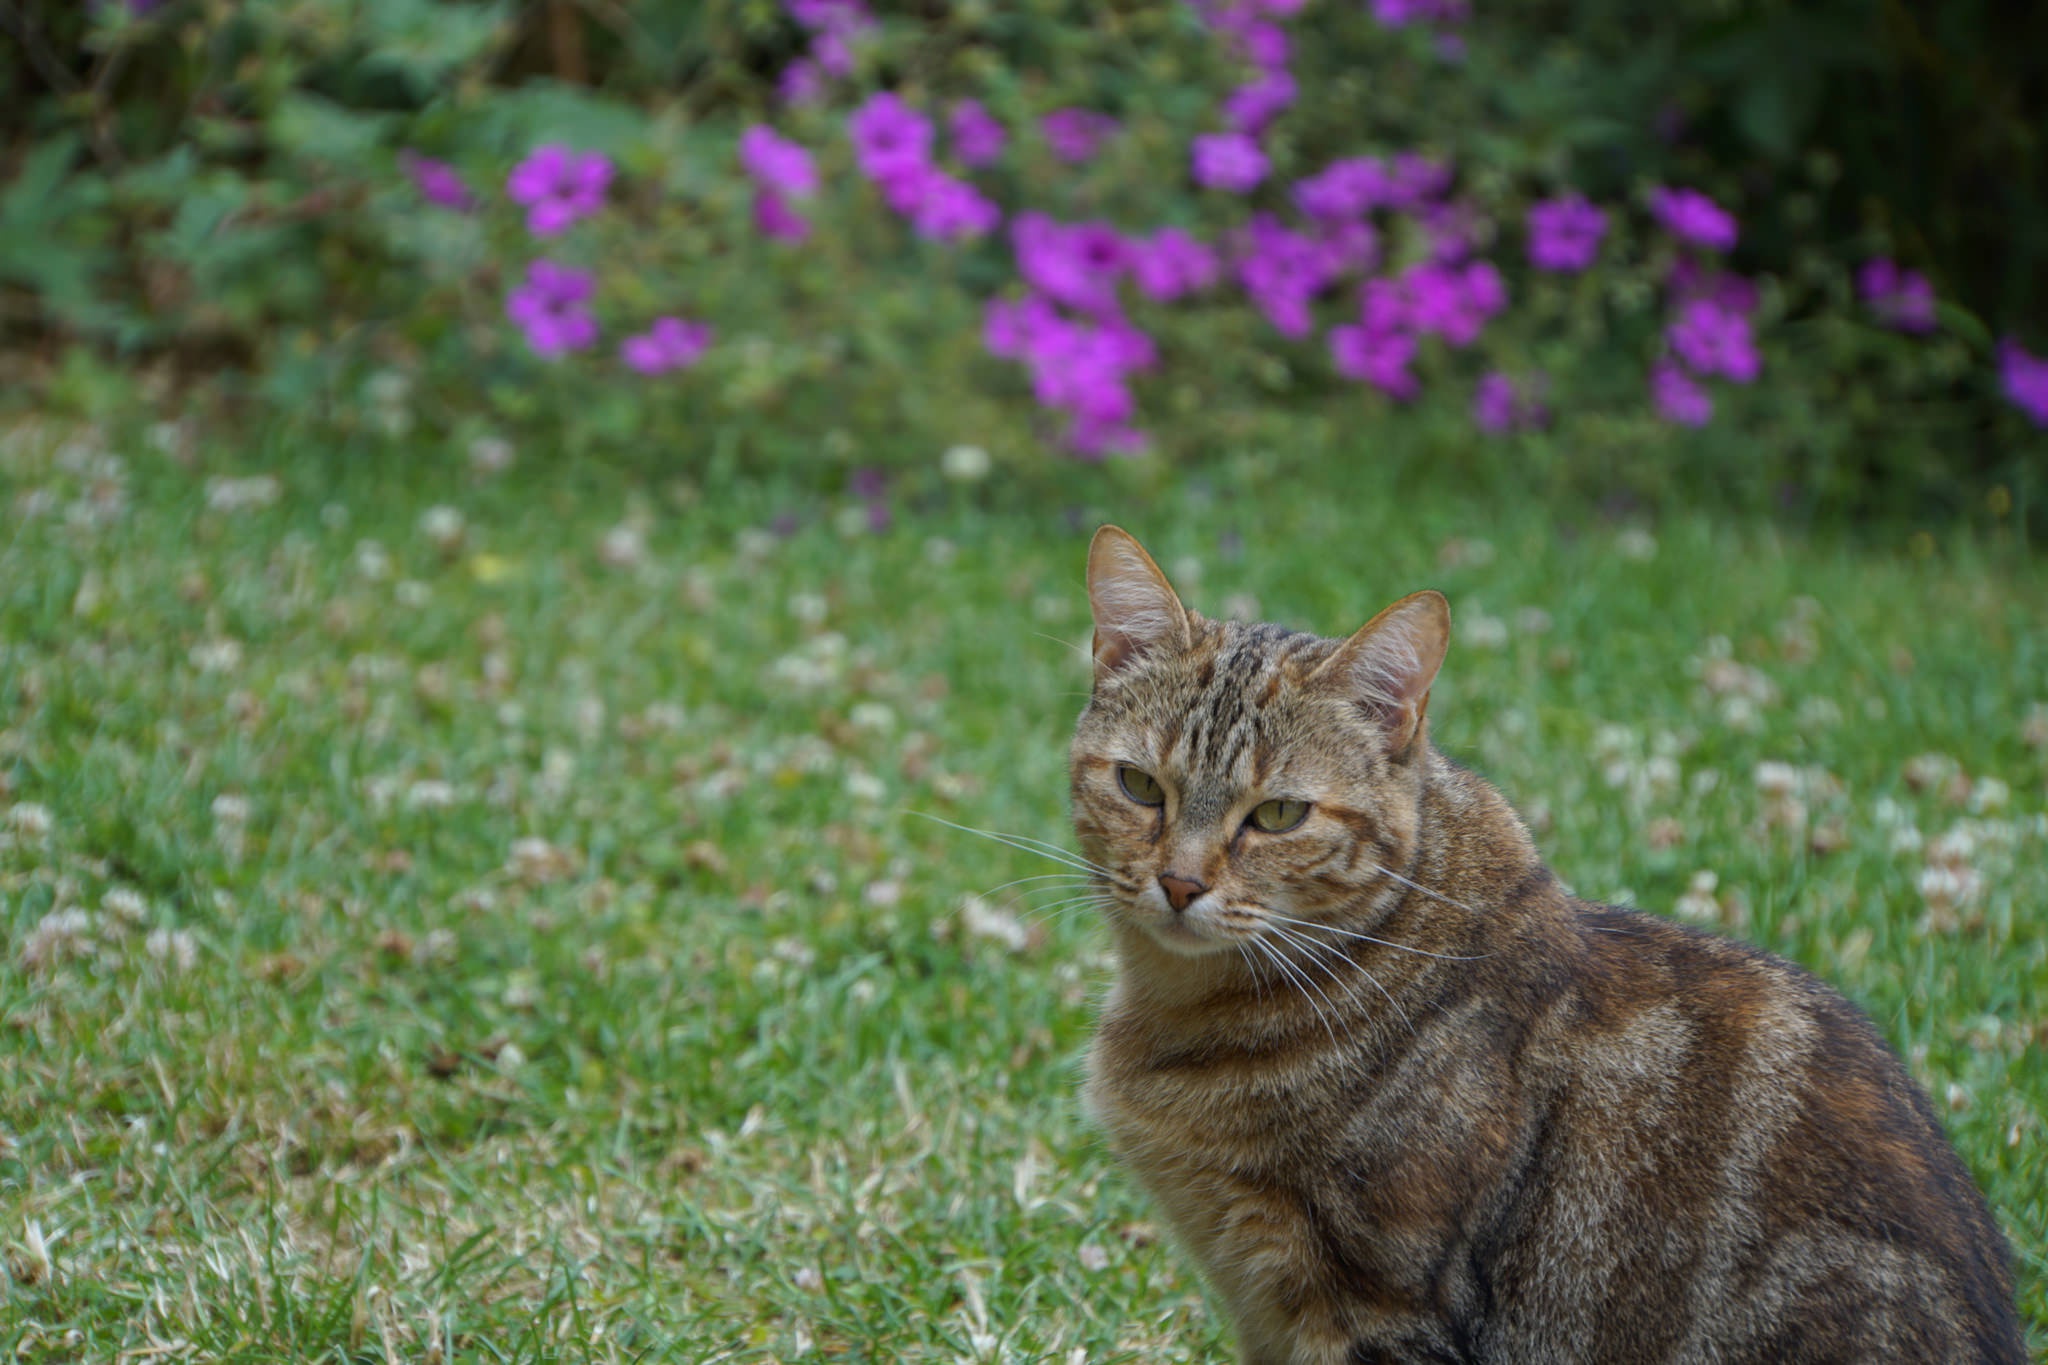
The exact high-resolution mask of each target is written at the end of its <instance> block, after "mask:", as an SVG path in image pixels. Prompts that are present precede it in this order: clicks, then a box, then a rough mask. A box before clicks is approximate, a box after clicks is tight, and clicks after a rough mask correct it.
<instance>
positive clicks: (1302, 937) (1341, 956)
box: [1271, 915, 1415, 1033]
mask: <svg viewBox="0 0 2048 1365" xmlns="http://www.w3.org/2000/svg"><path fill="white" fill-rule="evenodd" d="M1273 919H1274V920H1275V921H1279V920H1284V919H1286V916H1284V915H1275V916H1273ZM1291 922H1292V923H1296V924H1306V923H1308V921H1306V920H1294V921H1291ZM1271 928H1272V930H1273V932H1274V933H1276V934H1279V935H1280V936H1281V937H1282V938H1284V939H1285V940H1286V941H1287V942H1289V943H1298V944H1300V945H1301V946H1302V947H1304V948H1308V949H1310V950H1311V951H1314V950H1318V949H1320V950H1321V951H1323V952H1328V953H1334V954H1335V955H1336V957H1337V959H1338V960H1339V961H1341V962H1346V963H1349V964H1350V965H1351V966H1353V967H1356V968H1357V969H1358V974H1359V975H1360V976H1362V977H1364V978H1365V979H1366V981H1367V982H1369V983H1370V984H1371V986H1372V988H1373V989H1374V990H1376V991H1378V992H1379V993H1380V994H1381V995H1382V996H1384V997H1385V998H1386V1001H1387V1003H1388V1004H1389V1005H1392V1006H1393V1007H1394V1013H1396V1014H1398V1015H1400V1016H1401V1022H1402V1023H1404V1024H1406V1025H1407V1026H1408V1031H1409V1032H1410V1033H1413V1032H1415V1021H1414V1020H1412V1019H1410V1018H1409V1017H1408V1011H1407V1010H1404V1009H1402V1008H1401V1002H1400V1001H1398V1000H1396V999H1395V998H1394V997H1393V995H1392V994H1390V993H1389V992H1388V990H1387V988H1386V987H1385V986H1383V985H1381V984H1380V979H1379V978H1378V977H1376V976H1374V975H1373V974H1372V971H1371V969H1369V968H1368V967H1366V965H1365V964H1364V963H1362V962H1360V961H1359V960H1358V959H1357V958H1354V957H1352V956H1350V955H1349V954H1346V953H1344V952H1341V951H1339V950H1338V948H1337V947H1336V945H1334V944H1329V943H1320V942H1318V941H1316V940H1314V939H1311V938H1309V937H1308V935H1306V934H1301V933H1296V932H1294V931H1291V930H1289V929H1287V928H1285V927H1284V926H1283V925H1281V924H1280V923H1277V922H1275V923H1273V924H1272V925H1271ZM1315 961H1316V962H1317V964H1318V965H1320V966H1321V967H1322V968H1323V970H1325V971H1327V972H1329V973H1330V980H1331V982H1332V983H1333V984H1334V983H1335V982H1336V980H1337V972H1336V969H1335V968H1334V967H1331V966H1330V965H1329V964H1328V963H1326V962H1323V960H1322V959H1321V958H1320V957H1318V958H1316V959H1315ZM1354 989H1355V988H1354ZM1351 993H1352V992H1350V991H1347V992H1346V995H1347V997H1348V996H1349V995H1350V994H1351Z"/></svg>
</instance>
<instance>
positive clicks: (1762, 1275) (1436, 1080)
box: [1073, 529, 2024, 1365]
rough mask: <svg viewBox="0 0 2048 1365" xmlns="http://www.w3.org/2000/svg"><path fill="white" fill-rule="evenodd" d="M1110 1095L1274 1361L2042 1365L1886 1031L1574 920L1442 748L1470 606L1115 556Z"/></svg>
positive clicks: (1101, 861)
mask: <svg viewBox="0 0 2048 1365" xmlns="http://www.w3.org/2000/svg"><path fill="white" fill-rule="evenodd" d="M1090 590H1091V596H1092V599H1093V602H1094V605H1095V611H1096V623H1097V647H1096V657H1097V678H1096V687H1095V691H1094V696H1093V698H1092V700H1091V702H1090V705H1089V707H1088V709H1087V711H1086V712H1084V714H1083V716H1082V719H1081V723H1080V726H1079V728H1078V730H1077V733H1076V737H1075V742H1074V749H1073V784H1074V802H1075V821H1076V827H1077V830H1078V832H1079V834H1080V838H1081V844H1082V848H1083V851H1084V853H1085V854H1086V856H1087V857H1089V858H1090V859H1092V860H1093V861H1094V862H1095V863H1096V864H1097V865H1098V866H1099V867H1101V868H1103V869H1105V873H1104V875H1103V881H1104V883H1105V890H1106V891H1108V892H1109V894H1110V896H1111V897H1112V900H1111V906H1110V913H1109V917H1110V921H1111V924H1112V928H1113V931H1114V933H1115V936H1116V941H1117V948H1118V954H1119V962H1120V972H1119V977H1118V981H1117V983H1116V986H1115V988H1114V990H1113V991H1112V994H1111V996H1110V998H1109V1000H1108V1002H1107V1004H1106V1006H1105V1009H1104V1011H1103V1016H1102V1020H1101V1025H1100V1029H1099V1031H1098V1034H1097V1037H1096V1040H1095V1045H1094V1048H1093V1050H1092V1052H1091V1055H1090V1065H1089V1079H1088V1099H1089V1103H1090V1106H1091V1108H1092V1110H1093V1111H1094V1113H1095V1114H1096V1116H1097V1118H1098V1120H1099V1122H1100V1123H1101V1124H1102V1125H1103V1127H1104V1129H1105V1130H1106V1132H1107V1133H1108V1135H1109V1138H1110V1140H1111V1143H1112V1145H1113V1147H1114V1148H1115V1150H1116V1151H1117V1153H1118V1155H1119V1156H1120V1157H1121V1159H1122V1160H1123V1161H1124V1162H1125V1164H1126V1165H1127V1166H1128V1167H1129V1168H1130V1169H1131V1170H1132V1171H1133V1172H1134V1173H1135V1174H1136V1175H1137V1177H1138V1178H1139V1180H1140V1181H1141V1182H1142V1183H1143V1184H1144V1186H1145V1187H1146V1189H1147V1190H1148V1191H1149V1192H1150V1194H1151V1195H1152V1197H1153V1198H1154V1199H1155V1200H1156V1201H1157V1203H1158V1205H1159V1207H1160V1209H1161V1210H1162V1212H1163V1213H1164V1215H1165V1217H1166V1219H1167V1221H1168V1222H1169V1223H1170V1225H1171V1226H1172V1228H1173V1230H1174V1232H1175V1234H1176V1235H1177V1237H1178V1239H1179V1240H1180V1242H1181V1243H1182V1244H1183V1245H1184V1246H1186V1248H1187V1249H1188V1250H1189V1251H1190V1252H1191V1254H1192V1255H1193V1256H1194V1258H1195V1260H1196V1261H1197V1262H1198V1263H1199V1265H1200V1266H1201V1268H1202V1271H1203V1274H1204V1276H1205V1278H1207V1280H1208V1281H1209V1283H1210V1284H1211V1286H1212V1287H1213V1288H1214V1289H1215V1291H1216V1292H1217V1294H1218V1295H1219V1297H1220V1298H1221V1299H1222V1300H1223V1302H1224V1304H1225V1305H1226V1306H1227V1308H1228V1310H1229V1313H1230V1316H1231V1318H1232V1319H1233V1321H1234V1324H1235V1326H1236V1329H1237V1333H1238V1337H1239V1343H1240V1349H1241V1351H1242V1354H1243V1358H1244V1360H1245V1361H1246V1362H1248V1363H1249V1365H1280V1363H1281V1362H1288V1363H1290V1365H1364V1363H1365V1362H1377V1361H1385V1362H1397V1361H1398V1362H1408V1361H1416V1362H1420V1361H1445V1362H1473V1363H1474V1365H1477V1363H1478V1362H1516V1363H1517V1365H1547V1363H1549V1362H1560V1363H1562V1362H1614V1363H1615V1365H1650V1363H1651V1362H1666V1361H1668V1362H1702V1363H1704V1362H1715V1363H1716V1365H1735V1363H1736V1362H1754V1363H1755V1365H1764V1363H1765V1362H1815V1363H1817V1362H1842V1363H1843V1365H1848V1362H1878V1361H1971V1362H1999V1363H2000V1365H2003V1363H2004V1362H2015V1365H2017V1363H2018V1362H2022V1361H2023V1360H2024V1348H2023V1347H2022V1346H2021V1344H2020V1339H2019V1329H2018V1326H2017V1322H2016V1317H2015V1314H2014V1311H2013V1306H2012V1286H2011V1280H2010V1273H2009V1270H2008V1269H2007V1266H2006V1262H2005V1251H2004V1244H2003V1241H2002V1239H2001V1237H2000V1235H1999V1233H1998V1230H1997V1227H1996V1225H1995V1223H1994V1222H1993V1221H1992V1218H1991V1215H1990V1213H1989V1211H1988V1210H1987V1209H1986V1207H1985V1205H1984V1202H1983V1199H1982V1197H1981V1196H1980V1195H1979V1194H1978V1193H1977V1191H1976V1189H1975V1187H1974V1186H1973V1185H1972V1184H1971V1181H1970V1178H1969V1175H1968V1173H1967V1172H1966V1171H1965V1169H1964V1168H1963V1165H1962V1163H1961V1162H1960V1161H1959V1160H1958V1159H1957V1157H1956V1156H1955V1154H1954V1152H1953V1151H1952V1150H1951V1149H1950V1147H1949V1146H1948V1144H1947V1142H1946V1140H1945V1139H1944V1137H1943V1135H1942V1133H1941V1129H1940V1126H1939V1124H1938V1123H1937V1121H1936V1120H1935V1118H1934V1116H1933V1113H1932V1111H1931V1109H1930V1108H1929V1106H1928V1104H1927V1102H1926V1100H1925V1098H1924V1097H1923V1096H1922V1095H1921V1094H1920V1093H1919V1091H1918V1090H1917V1088H1916V1087H1915V1086H1914V1085H1913V1084H1912V1082H1911V1081H1910V1080H1909V1078H1908V1077H1907V1075H1906V1073H1905V1071H1904V1069H1903V1068H1902V1067H1901V1066H1900V1064H1899V1062H1898V1060H1897V1059H1896V1058H1895V1057H1894V1056H1893V1055H1892V1054H1891V1053H1890V1052H1889V1051H1888V1050H1887V1049H1886V1047H1885V1046H1884V1044H1883V1042H1882V1041H1881V1040H1880V1039H1879V1037H1878V1035H1877V1033H1876V1032H1875V1030H1874V1029H1873V1028H1872V1027H1871V1025H1870V1024H1869V1022H1868V1021H1867V1020H1866V1019H1865V1018H1864V1017H1863V1016H1862V1015H1861V1014H1860V1013H1858V1012H1857V1011H1856V1009H1855V1008H1854V1007H1853V1006H1851V1005H1849V1004H1848V1003H1847V1002H1846V1001H1845V1000H1843V999H1842V998H1841V997H1840V996H1839V995H1837V994H1835V993H1834V992H1833V991H1832V990H1830V989H1829V988H1828V987H1826V986H1824V985H1822V984H1821V983H1820V982H1818V981H1817V980H1815V979H1814V978H1813V977H1811V976H1809V975H1807V974H1806V973H1805V972H1803V971H1801V970H1800V969H1799V968H1797V967H1794V966H1792V965H1791V964H1789V963H1786V962H1784V961H1782V960H1780V959H1777V958H1775V957H1772V956H1770V955H1769V954H1766V953H1763V952H1761V951H1759V950H1757V949H1754V948H1749V947H1746V946H1743V945H1739V944H1736V943H1732V942H1728V941H1725V940H1721V939H1716V938H1712V937H1708V936H1706V935H1702V934H1696V933H1693V932H1691V931H1689V930H1686V929H1683V928H1681V927H1679V926H1677V925H1674V924H1672V923H1670V922H1668V921H1664V920H1660V919H1656V918H1653V917H1650V916H1646V915H1639V914H1635V913H1633V912H1629V911H1624V910H1618V909H1614V908H1611V907H1607V906H1598V905H1592V904H1588V903H1586V902H1582V901H1578V900H1575V899H1574V898H1572V897H1571V896H1569V895H1568V894H1566V892H1565V891H1564V889H1563V888H1562V887H1561V886H1560V885H1559V884H1558V882H1557V880H1556V878H1555V877H1554V876H1552V875H1551V873H1550V872H1549V871H1548V870H1547V869H1546V868H1545V867H1544V865H1543V863H1542V861H1541V859H1540V858H1539V857H1538V856H1537V853H1536V851H1535V849H1534V847H1533V845H1532V844H1531V843H1530V841H1529V838H1528V836H1527V833H1526V832H1525V830H1524V829H1523V827H1522V824H1521V822H1520V821H1519V820H1518V819H1517V818H1516V816H1515V814H1514V812H1513V810H1512V809H1511V808H1510V807H1509V806H1508V805H1507V803H1506V802H1505V800H1503V799H1502V797H1501V796H1500V795H1499V794H1498V793H1497V792H1495V791H1494V790H1493V788H1492V787H1490V786H1489V785H1487V784H1486V783H1485V782H1484V781H1483V780H1482V779H1480V778H1478V777H1477V776H1475V775H1473V774H1471V773H1468V772H1466V771H1464V770H1463V769H1460V768H1459V767H1457V766H1456V765H1455V764H1453V763H1451V762H1450V761H1449V760H1447V759H1445V758H1443V757H1442V756H1441V755H1440V754H1438V753H1437V752H1436V751H1435V750H1434V749H1433V748H1431V747H1430V745H1429V743H1428V739H1427V735H1426V727H1425V726H1424V724H1423V711H1424V706H1425V704H1426V698H1427V692H1428V687H1429V684H1430V683H1431V682H1432V681H1433V680H1434V678H1435V675H1436V669H1437V665H1438V663H1439V662H1440V661H1441V659H1442V656H1443V645H1444V640H1445V636H1446V632H1447V629H1448V615H1447V613H1446V612H1445V611H1444V609H1443V605H1442V599H1441V598H1440V597H1437V596H1436V595H1435V594H1418V595H1417V596H1415V597H1412V598H1409V599H1406V600H1404V601H1403V602H1402V603H1399V604H1396V606H1394V607H1391V608H1389V609H1388V610H1387V611H1386V612H1383V613H1381V616H1380V617H1378V618H1375V620H1374V622H1373V623H1372V624H1371V625H1368V626H1367V627H1366V628H1365V629H1364V630H1362V631H1360V632H1359V634H1358V635H1356V636H1354V637H1352V638H1351V639H1350V640H1349V641H1335V640H1323V639H1318V638H1316V637H1313V636H1307V635H1299V634H1293V633H1290V632H1285V631H1282V630H1280V629H1278V628H1277V627H1271V626H1239V625H1231V624H1223V623H1218V622H1212V621H1207V620H1204V619H1203V618H1201V617H1199V616H1196V615H1194V614H1193V613H1189V612H1185V611H1184V609H1182V608H1181V606H1180V603H1179V601H1178V599H1177V598H1176V597H1174V595H1173V593H1172V590H1171V588H1170V587H1169V586H1167V584H1166V581H1165V579H1164V578H1163V577H1162V576H1160V575H1159V573H1158V570H1157V568H1156V566H1154V565H1153V564H1152V563H1151V560H1150V559H1149V558H1148V557H1146V556H1145V555H1144V552H1143V550H1142V549H1140V548H1139V547H1138V546H1137V543H1136V542H1135V541H1132V540H1130V538H1129V537H1128V536H1125V535H1123V534H1122V533H1121V532H1117V531H1114V530H1113V529H1108V530H1105V531H1104V532H1103V533H1101V534H1100V535H1098V537H1097V541H1096V546H1095V548H1094V550H1093V551H1092V552H1091V556H1090Z"/></svg>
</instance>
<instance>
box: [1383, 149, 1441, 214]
mask: <svg viewBox="0 0 2048 1365" xmlns="http://www.w3.org/2000/svg"><path fill="white" fill-rule="evenodd" d="M1451 177H1452V172H1451V168H1450V167H1449V166H1447V165H1445V164H1444V163H1443V162H1441V161H1438V160H1436V159H1434V158H1433V157H1427V156H1424V155H1422V154H1421V153H1420V152H1401V153H1399V154H1397V155H1396V156H1395V157H1394V160H1393V164H1392V165H1391V166H1390V167H1389V168H1388V175H1387V203H1388V205H1389V206H1391V207H1393V208H1397V209H1418V208H1421V207H1422V206H1423V205H1425V204H1427V203H1429V202H1431V201H1432V200H1435V199H1440V198H1442V197H1443V195H1444V193H1445V192H1446V191H1447V190H1449V189H1450V188H1451Z"/></svg>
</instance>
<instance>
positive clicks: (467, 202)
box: [398, 151, 476, 213]
mask: <svg viewBox="0 0 2048 1365" xmlns="http://www.w3.org/2000/svg"><path fill="white" fill-rule="evenodd" d="M398 164H399V166H400V167H401V168H402V169H403V170H404V171H405V174H406V176H407V178H409V179H410V180H411V181H412V183H413V188H414V189H416V190H418V191H419V192H420V197H421V198H422V199H425V200H426V201H427V202H428V203H429V204H439V205H440V206H441V207H442V208H444V209H454V210H456V211H457V212H461V213H467V212H468V211H469V210H470V209H473V208H475V207H476V196H475V195H473V194H471V193H470V192H469V186H467V185H465V184H463V183H462V177H461V176H460V175H458V174H456V171H455V168H454V167H453V166H451V165H449V164H448V163H447V162H445V161H436V160H435V159H434V158H433V157H430V156H420V155H418V154H417V153H414V152H410V151H404V152H400V153H399V154H398Z"/></svg>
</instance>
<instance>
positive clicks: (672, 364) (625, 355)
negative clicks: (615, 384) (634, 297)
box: [619, 318, 711, 375]
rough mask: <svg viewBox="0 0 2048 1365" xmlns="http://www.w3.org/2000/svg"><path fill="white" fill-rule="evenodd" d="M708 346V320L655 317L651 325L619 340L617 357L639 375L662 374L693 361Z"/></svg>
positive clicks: (709, 330) (683, 368) (695, 361)
mask: <svg viewBox="0 0 2048 1365" xmlns="http://www.w3.org/2000/svg"><path fill="white" fill-rule="evenodd" d="M710 345H711V327H710V325H709V324H708V323H702V322H685V321H684V320H683V319H681V318H656V319H655V320H654V325H653V326H652V327H649V328H648V329H647V330H646V331H644V332H642V333H640V334H639V335H637V336H629V337H627V338H626V339H625V340H624V341H622V342H620V343H619V359H621V360H623V361H625V362H626V365H627V367H628V368H629V369H633V370H637V371H639V372H640V373H641V374H646V375H656V374H666V373H668V372H669V371H670V370H686V369H688V368H689V367H690V366H692V365H694V364H696V363H697V360H698V357H700V356H702V355H703V354H704V351H705V349H706V348H707V347H709V346H710Z"/></svg>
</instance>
